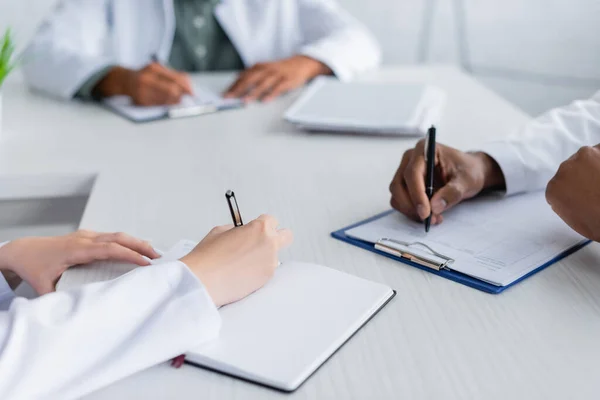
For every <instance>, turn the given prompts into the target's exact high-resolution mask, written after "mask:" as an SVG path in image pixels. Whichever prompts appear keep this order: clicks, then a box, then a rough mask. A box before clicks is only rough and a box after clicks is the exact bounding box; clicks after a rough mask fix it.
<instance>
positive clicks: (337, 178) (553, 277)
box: [0, 67, 600, 400]
mask: <svg viewBox="0 0 600 400" xmlns="http://www.w3.org/2000/svg"><path fill="white" fill-rule="evenodd" d="M224 79H225V78H223V77H220V78H218V77H217V78H215V77H213V78H210V77H204V78H201V80H202V81H204V82H209V83H211V84H213V85H219V84H220V85H221V86H223V84H224V82H225V81H226V79H225V80H224ZM369 79H380V80H394V81H410V82H413V81H419V82H421V81H426V82H432V83H436V84H438V85H439V86H441V87H442V88H444V89H445V90H446V91H447V92H448V94H449V106H448V108H447V111H446V113H445V117H444V120H443V122H442V123H441V124H440V125H439V132H440V141H442V142H446V143H448V144H452V145H455V146H459V147H461V148H465V149H467V148H475V147H476V146H477V143H480V142H482V141H484V140H487V139H489V138H493V137H501V136H504V135H506V134H507V133H508V132H509V131H511V130H512V129H513V128H514V127H516V126H518V125H520V124H522V123H523V122H525V121H526V120H527V118H528V117H527V116H526V115H525V114H524V113H522V112H521V111H519V110H518V109H516V108H515V107H513V106H511V105H510V104H508V103H507V102H506V101H504V100H502V99H501V98H499V97H498V96H496V95H495V94H494V93H492V92H491V91H489V90H487V89H486V88H484V87H482V86H481V85H479V84H478V83H477V82H475V81H474V80H472V79H470V78H469V77H467V76H465V75H463V74H461V73H460V72H459V71H457V70H455V69H452V68H446V67H431V68H398V69H391V70H385V71H381V72H379V73H376V74H373V75H372V76H371V77H369ZM294 98H295V95H292V96H289V97H287V98H284V99H281V100H278V101H276V102H274V103H272V104H269V105H255V106H251V107H249V108H247V109H245V110H237V111H231V112H227V113H222V114H218V115H211V116H205V117H202V118H196V119H185V120H177V121H166V122H158V123H152V124H147V125H133V124H131V123H130V122H127V121H125V120H122V119H120V118H119V117H117V116H113V115H111V114H109V113H107V112H105V111H104V110H102V109H99V108H97V107H95V106H92V105H86V104H77V103H75V104H63V103H60V102H55V101H53V100H50V99H46V98H43V97H39V96H35V95H32V94H30V93H28V92H26V91H25V90H24V89H23V88H22V87H21V86H20V85H17V84H9V85H8V86H7V87H6V88H5V128H7V129H6V130H8V132H4V134H3V136H4V137H3V138H2V139H1V141H0V173H2V174H13V173H27V174H40V175H44V174H46V175H47V174H68V175H73V174H75V175H77V174H82V175H84V176H85V174H91V175H97V176H98V178H97V180H96V182H95V185H94V188H93V191H92V195H91V199H90V201H89V203H88V206H87V209H86V211H85V214H84V217H83V221H82V226H83V227H86V228H91V229H97V230H110V231H113V230H121V231H126V232H129V233H132V234H134V235H138V236H141V237H145V238H151V239H153V240H154V242H155V243H156V244H158V245H161V246H168V245H171V244H173V243H174V242H175V241H176V240H177V239H178V238H180V237H185V238H192V239H200V238H201V237H202V236H203V235H204V234H205V233H206V232H207V230H208V229H209V228H210V227H212V226H213V225H216V224H223V223H228V222H229V218H230V217H229V214H228V210H227V207H226V204H225V200H224V196H223V194H224V192H225V190H226V189H228V188H232V189H234V190H235V191H236V194H237V195H238V200H239V202H240V207H241V210H242V213H243V216H244V218H245V219H250V218H251V217H255V216H257V215H259V214H260V213H263V212H266V213H272V214H274V215H276V216H277V217H278V218H279V219H280V221H281V223H282V225H284V226H288V227H291V228H293V230H294V231H295V234H296V241H295V244H294V245H293V247H292V248H291V249H289V250H288V251H286V252H285V253H284V254H283V257H282V258H283V259H295V260H305V261H311V262H316V263H320V264H324V265H328V266H331V267H333V268H338V269H341V270H344V271H347V272H350V273H353V274H356V275H359V276H362V277H365V278H368V279H371V280H375V281H380V282H385V283H387V284H388V285H390V286H392V287H393V288H395V289H397V290H398V296H397V298H396V299H395V300H394V301H393V302H392V303H391V304H389V305H388V306H387V307H386V308H385V309H384V310H383V311H382V312H381V313H380V314H379V315H377V317H376V318H374V319H373V320H372V321H371V322H370V323H369V324H368V325H367V326H366V327H365V328H363V329H362V330H361V331H360V332H359V333H358V334H357V335H356V336H355V337H354V338H352V340H350V342H348V343H347V344H346V345H345V346H344V347H343V348H342V349H341V350H340V351H339V352H338V353H337V354H335V355H334V357H333V358H332V359H330V360H329V361H328V362H327V363H326V364H325V365H324V366H323V367H322V368H321V369H320V370H318V371H317V373H316V374H315V375H314V376H313V377H311V378H310V379H309V380H308V381H307V382H306V383H305V384H304V385H303V386H302V387H301V388H300V389H299V390H298V391H297V392H295V393H294V394H292V395H285V394H281V393H278V392H275V391H272V390H269V389H265V388H262V387H259V386H255V385H252V384H248V383H245V382H241V381H238V380H235V379H232V378H229V377H225V376H222V375H219V374H217V373H213V372H208V371H205V370H201V369H197V368H193V367H189V366H186V367H184V368H182V369H181V370H173V369H171V368H169V367H168V366H166V365H160V366H157V367H154V368H151V369H149V370H147V371H145V372H143V373H139V374H137V375H135V376H133V377H131V378H128V379H126V380H123V381H121V382H119V383H116V384H114V385H112V386H110V387H107V388H105V389H103V390H101V391H99V392H97V393H94V394H93V395H91V396H89V398H90V399H116V398H126V399H130V398H144V399H164V398H178V399H186V398H202V399H218V400H224V399H242V398H243V399H279V398H286V399H287V398H293V399H316V398H324V399H332V398H338V399H367V398H368V399H383V398H387V399H400V398H406V399H417V398H443V399H468V398H472V399H481V398H494V399H510V398H527V399H534V398H539V399H548V398H566V397H568V396H571V395H573V394H576V396H575V397H576V398H578V399H579V398H585V397H587V398H596V397H597V394H598V392H600V380H598V375H599V374H600V363H599V362H598V360H600V346H598V344H597V340H598V338H599V337H600V267H598V264H600V248H599V247H598V246H597V245H591V246H588V247H587V248H586V249H584V250H583V251H580V252H578V253H577V254H575V255H573V256H571V257H569V258H568V259H566V260H565V261H563V262H561V263H559V264H558V265H555V266H553V267H551V268H549V269H547V270H545V271H543V272H541V273H539V274H538V275H536V276H535V277H533V278H531V279H528V280H527V281H525V282H523V283H521V284H519V285H517V286H516V287H514V288H512V289H510V290H508V291H507V292H505V293H504V294H501V295H499V296H492V295H488V294H484V293H481V292H478V291H476V290H473V289H470V288H467V287H465V286H462V285H459V284H456V283H452V282H450V281H448V280H445V279H441V278H438V277H436V276H434V275H431V274H428V273H425V272H422V271H420V270H417V269H415V268H410V267H407V266H404V265H402V264H399V263H396V262H393V261H390V260H388V259H386V258H384V257H378V256H376V255H374V254H372V253H369V252H366V251H363V250H360V249H358V248H355V247H352V246H350V245H347V244H344V243H341V242H338V241H336V240H334V239H331V238H330V237H329V233H330V232H331V231H333V230H335V229H337V228H340V227H342V226H345V225H348V224H349V223H352V222H355V221H358V220H360V219H362V218H365V217H367V216H371V215H373V214H375V213H377V212H379V211H382V210H385V209H386V208H388V201H389V194H388V184H389V181H390V179H391V177H392V175H393V173H394V172H395V169H396V167H397V165H398V163H399V161H400V157H401V155H402V153H403V152H404V150H406V149H407V148H409V147H411V146H412V145H413V144H414V140H402V139H390V138H365V137H359V136H340V135H323V134H319V135H317V134H307V133H302V132H299V131H295V130H294V129H293V128H291V127H290V126H288V125H286V124H285V123H284V122H282V121H281V119H280V116H281V115H282V113H283V111H284V110H285V109H286V108H287V107H288V106H289V105H290V104H291V102H292V101H293V99H294ZM83 181H85V179H83ZM85 186H86V184H85V182H82V185H74V186H73V187H71V188H70V189H69V190H74V191H77V190H80V189H81V188H85ZM63 189H64V188H63ZM64 190H67V189H64ZM81 190H83V189H81Z"/></svg>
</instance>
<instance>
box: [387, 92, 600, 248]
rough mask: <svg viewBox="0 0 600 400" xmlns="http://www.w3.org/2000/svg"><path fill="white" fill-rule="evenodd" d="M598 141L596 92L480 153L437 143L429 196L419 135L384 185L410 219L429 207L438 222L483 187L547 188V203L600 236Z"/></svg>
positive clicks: (598, 100)
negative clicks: (437, 183)
mask: <svg viewBox="0 0 600 400" xmlns="http://www.w3.org/2000/svg"><path fill="white" fill-rule="evenodd" d="M599 143H600V92H598V93H596V94H595V95H594V96H592V97H591V98H590V99H588V100H581V101H575V102H574V103H572V104H570V105H568V106H565V107H562V108H557V109H554V110H551V111H548V112H547V113H545V114H543V115H542V116H540V117H538V118H537V119H534V120H533V121H531V122H530V123H528V124H527V125H525V126H524V127H523V128H522V129H521V130H519V131H518V132H516V134H514V135H512V136H511V137H510V138H509V139H507V140H502V141H496V142H490V143H488V144H486V145H485V146H483V147H482V148H481V151H478V152H470V153H464V152H462V151H459V150H456V149H453V148H450V147H447V146H444V145H438V146H437V149H436V150H437V152H436V161H437V165H436V168H437V172H438V175H437V176H440V177H441V179H442V182H441V185H442V187H441V188H440V189H439V190H438V191H437V192H436V193H435V194H434V196H433V197H432V199H431V202H430V201H429V200H428V198H427V196H426V195H425V186H424V173H425V172H424V171H425V160H424V157H423V146H424V143H423V142H419V143H418V144H417V146H416V148H415V149H414V150H409V151H407V152H406V153H405V154H404V157H403V158H402V162H401V164H400V167H399V168H398V171H397V172H396V175H395V176H394V179H393V180H392V183H391V185H390V191H391V193H392V200H391V203H392V206H393V207H394V208H395V209H397V210H398V211H400V212H402V213H403V214H405V215H407V216H409V217H411V218H414V219H415V220H423V219H425V218H427V216H429V214H430V213H432V214H433V217H432V219H433V221H432V222H434V223H441V222H442V221H443V213H444V212H445V211H446V210H448V209H450V208H451V207H453V206H455V205H456V204H458V203H460V202H461V201H463V200H466V199H469V198H471V197H474V196H476V195H478V194H479V193H481V192H482V191H484V190H490V189H501V190H505V191H506V194H507V195H513V194H518V193H523V192H528V191H535V190H540V189H544V188H546V198H547V200H548V202H549V203H550V205H551V206H552V208H553V210H554V211H555V212H556V213H557V214H558V215H559V216H560V217H561V218H562V219H563V220H564V221H565V222H566V223H567V224H569V225H570V226H571V227H572V228H573V229H574V230H576V231H577V232H579V233H580V234H582V235H584V236H586V237H587V238H589V239H592V240H595V241H600V144H599ZM591 146H593V147H591ZM565 160H566V161H565ZM561 163H562V164H561ZM557 170H558V172H557Z"/></svg>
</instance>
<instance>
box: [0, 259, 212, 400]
mask: <svg viewBox="0 0 600 400" xmlns="http://www.w3.org/2000/svg"><path fill="white" fill-rule="evenodd" d="M219 327H220V317H219V314H218V312H217V309H216V307H215V306H214V304H213V303H212V300H211V299H210V297H209V295H208V293H207V292H206V290H205V288H204V287H203V286H202V284H201V283H200V281H198V280H197V279H196V277H195V276H194V275H193V274H192V273H191V272H190V271H189V270H188V269H187V268H186V267H185V265H184V264H182V263H180V262H172V263H169V264H163V265H156V266H150V267H143V268H138V269H137V270H135V271H133V272H131V273H129V274H127V275H125V276H123V277H121V278H119V279H116V280H114V281H110V282H103V283H97V284H91V285H86V286H83V287H81V288H79V289H77V290H72V291H66V292H57V293H52V294H49V295H46V296H42V297H40V298H38V299H36V300H25V299H16V300H14V301H13V303H12V305H11V307H10V310H9V311H8V312H5V313H1V314H0V398H64V399H67V398H78V397H80V396H82V395H84V394H86V393H88V392H90V391H93V390H96V389H98V388H100V387H103V386H105V385H108V384H110V383H112V382H114V381H116V380H118V379H122V378H124V377H126V376H128V375H131V374H133V373H135V372H137V371H140V370H142V369H145V368H148V367H150V366H152V365H154V364H157V363H160V362H162V361H166V360H168V359H170V358H172V357H174V356H176V355H178V354H181V353H183V352H185V351H187V350H189V349H190V348H193V347H194V346H196V345H198V344H200V343H202V342H204V341H206V340H210V339H212V338H214V337H216V336H217V334H218V331H219ZM59 360H60V363H59V364H56V362H58V361H59ZM50 363H51V364H50Z"/></svg>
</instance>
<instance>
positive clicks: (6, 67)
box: [0, 28, 17, 86]
mask: <svg viewBox="0 0 600 400" xmlns="http://www.w3.org/2000/svg"><path fill="white" fill-rule="evenodd" d="M15 49H16V46H15V42H14V39H13V35H12V31H11V30H10V28H9V29H7V30H6V31H5V32H4V35H3V36H2V40H0V86H2V83H3V82H4V80H5V79H6V77H8V75H9V74H10V73H11V72H12V71H13V70H14V69H15V68H16V66H17V62H16V60H15Z"/></svg>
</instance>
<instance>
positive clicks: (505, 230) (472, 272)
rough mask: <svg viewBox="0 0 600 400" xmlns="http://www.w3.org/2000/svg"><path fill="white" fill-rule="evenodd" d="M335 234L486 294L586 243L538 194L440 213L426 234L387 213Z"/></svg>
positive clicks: (397, 215) (486, 200)
mask: <svg viewBox="0 0 600 400" xmlns="http://www.w3.org/2000/svg"><path fill="white" fill-rule="evenodd" d="M332 235H333V237H335V238H337V239H340V240H343V241H345V242H349V243H351V244H354V245H356V246H359V247H362V248H365V249H368V250H371V251H374V252H377V253H379V254H382V255H386V256H389V257H391V258H394V259H396V260H399V261H403V262H405V263H408V264H411V265H413V266H415V267H418V268H421V269H424V270H426V271H429V272H433V273H435V274H437V275H441V276H443V277H445V278H448V279H451V280H454V281H457V282H459V283H463V284H465V285H468V286H471V287H474V288H477V289H480V290H483V291H486V292H489V293H500V292H502V291H503V290H504V289H506V288H507V287H509V286H511V285H513V284H515V283H517V282H519V281H521V280H522V279H525V278H526V277H528V276H530V275H532V274H533V273H535V272H538V271H540V270H541V269H543V268H545V267H547V266H549V265H551V264H553V263H554V262H556V261H558V260H559V259H561V258H562V257H565V256H567V255H569V254H571V253H572V252H574V251H576V250H578V249H580V248H581V247H582V246H583V245H585V244H587V243H588V242H589V241H588V240H586V239H585V238H584V237H582V236H581V235H579V234H578V233H576V232H574V231H573V230H571V228H569V226H567V225H566V224H565V223H564V222H563V221H562V220H561V219H560V218H559V217H558V216H557V215H556V214H555V213H554V212H553V211H552V209H551V208H550V206H549V205H548V204H547V203H546V200H545V198H544V194H543V193H532V194H524V195H520V196H513V197H508V198H504V197H499V196H494V195H490V196H484V197H480V198H477V199H474V200H471V201H467V202H465V203H462V204H460V205H458V206H456V207H455V208H453V209H451V210H449V211H448V212H446V213H444V222H443V223H442V224H441V225H439V226H434V227H432V228H431V230H430V232H429V233H425V230H424V228H423V224H422V223H418V222H414V221H412V220H409V219H408V218H406V217H404V216H403V215H402V214H400V213H398V212H396V211H388V212H385V213H383V214H380V215H378V216H375V217H373V218H370V219H368V220H367V221H363V222H360V223H358V224H355V225H352V226H350V227H347V228H344V229H341V230H339V231H337V232H334V233H333V234H332Z"/></svg>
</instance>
